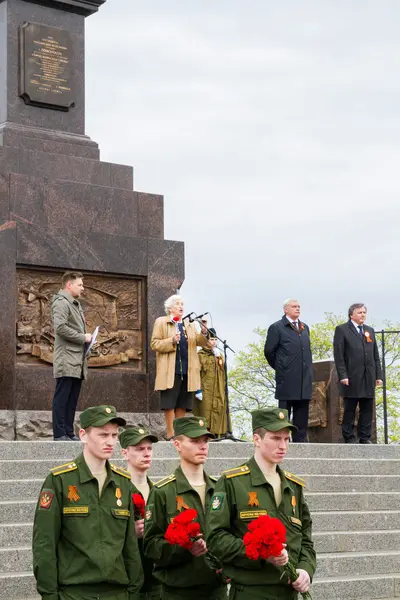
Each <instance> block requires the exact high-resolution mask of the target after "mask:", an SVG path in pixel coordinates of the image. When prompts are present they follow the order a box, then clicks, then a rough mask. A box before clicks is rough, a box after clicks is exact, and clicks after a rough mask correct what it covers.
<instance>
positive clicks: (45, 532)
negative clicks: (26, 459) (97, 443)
mask: <svg viewBox="0 0 400 600" xmlns="http://www.w3.org/2000/svg"><path fill="white" fill-rule="evenodd" d="M106 468H107V479H106V481H105V483H104V487H103V490H102V493H101V496H100V497H99V485H98V481H97V479H96V478H95V477H93V475H92V473H91V472H90V470H89V468H88V466H87V464H86V462H85V459H84V457H83V455H82V454H81V455H80V456H79V457H78V458H77V459H76V460H75V461H74V462H72V463H67V464H65V465H61V466H60V467H56V468H55V469H52V471H51V473H50V474H49V475H48V477H47V478H46V480H45V482H44V484H43V487H42V491H41V493H40V497H39V502H38V504H37V507H36V513H35V522H34V527H33V570H34V574H35V577H36V581H37V589H38V592H39V594H41V596H42V598H43V600H59V595H58V591H59V590H60V589H63V588H67V589H68V588H70V589H73V586H74V587H75V588H76V589H79V590H81V591H82V592H83V590H86V591H87V593H88V595H89V593H91V592H93V595H94V594H96V593H98V592H104V591H106V590H108V589H109V590H124V589H127V590H128V592H129V600H135V599H136V598H137V597H138V596H137V594H138V593H139V591H140V588H141V586H142V584H143V572H142V563H141V559H140V554H139V549H138V543H137V539H136V532H135V520H134V512H133V505H132V491H133V490H132V484H131V481H130V474H129V473H128V472H127V471H124V470H123V469H120V468H119V467H115V466H113V465H110V464H109V463H108V461H107V463H106Z"/></svg>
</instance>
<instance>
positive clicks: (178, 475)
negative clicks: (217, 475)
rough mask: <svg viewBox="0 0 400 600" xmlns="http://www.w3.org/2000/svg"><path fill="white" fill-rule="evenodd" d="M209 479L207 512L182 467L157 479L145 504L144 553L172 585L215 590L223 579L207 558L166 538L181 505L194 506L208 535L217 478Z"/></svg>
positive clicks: (157, 572)
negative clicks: (207, 515)
mask: <svg viewBox="0 0 400 600" xmlns="http://www.w3.org/2000/svg"><path fill="white" fill-rule="evenodd" d="M204 478H205V481H206V507H205V511H204V509H203V505H202V503H201V500H200V496H199V495H198V493H197V492H196V491H195V490H194V489H193V488H192V487H191V485H190V483H189V482H188V480H187V479H186V477H185V475H184V473H183V471H182V469H181V467H178V468H177V469H176V470H175V471H174V473H173V474H171V475H169V476H168V477H166V478H164V479H162V480H161V481H159V482H157V483H156V484H155V486H154V487H153V489H152V490H151V492H150V496H149V499H148V503H147V506H146V517H145V526H144V537H143V546H144V552H145V555H146V556H147V557H148V558H150V559H151V560H153V561H154V564H155V570H154V576H155V577H156V578H157V579H158V580H159V581H161V582H162V583H163V584H164V585H166V586H167V587H171V588H193V587H195V586H197V587H199V586H202V588H203V590H204V589H205V588H210V589H212V590H214V589H216V588H218V587H221V582H220V580H219V579H218V576H217V575H216V573H214V572H213V571H212V570H211V569H210V568H209V567H208V566H207V565H206V563H205V561H204V557H202V556H200V557H195V556H193V555H192V554H191V553H190V552H189V550H185V549H184V548H181V547H180V546H177V545H171V544H169V543H168V542H167V541H166V540H165V539H164V534H165V532H166V530H167V527H168V525H169V524H170V523H171V521H172V520H173V519H174V517H176V516H177V515H178V514H179V512H180V510H182V508H194V509H195V510H197V513H198V519H197V520H198V522H199V523H200V527H201V531H202V533H203V534H204V535H205V529H206V522H205V512H206V513H207V512H208V510H209V507H210V503H211V498H212V495H213V492H214V486H215V481H214V480H213V479H212V478H211V477H208V475H206V474H204Z"/></svg>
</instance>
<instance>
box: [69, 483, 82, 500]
mask: <svg viewBox="0 0 400 600" xmlns="http://www.w3.org/2000/svg"><path fill="white" fill-rule="evenodd" d="M80 498H81V497H80V495H79V494H78V488H77V487H76V485H69V486H68V500H69V501H70V502H78V500H80Z"/></svg>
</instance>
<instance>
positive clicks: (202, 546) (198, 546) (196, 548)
mask: <svg viewBox="0 0 400 600" xmlns="http://www.w3.org/2000/svg"><path fill="white" fill-rule="evenodd" d="M189 552H191V554H193V556H203V554H205V553H206V552H207V544H206V543H205V541H204V540H202V539H199V540H196V541H195V542H194V543H193V546H192V547H191V548H190V550H189Z"/></svg>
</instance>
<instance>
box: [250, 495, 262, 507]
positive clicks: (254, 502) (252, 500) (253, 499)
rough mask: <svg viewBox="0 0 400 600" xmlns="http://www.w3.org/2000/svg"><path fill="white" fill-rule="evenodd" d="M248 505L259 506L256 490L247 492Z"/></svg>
mask: <svg viewBox="0 0 400 600" xmlns="http://www.w3.org/2000/svg"><path fill="white" fill-rule="evenodd" d="M248 504H249V506H260V503H259V501H258V498H257V492H249V502H248Z"/></svg>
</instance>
